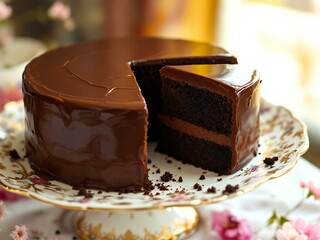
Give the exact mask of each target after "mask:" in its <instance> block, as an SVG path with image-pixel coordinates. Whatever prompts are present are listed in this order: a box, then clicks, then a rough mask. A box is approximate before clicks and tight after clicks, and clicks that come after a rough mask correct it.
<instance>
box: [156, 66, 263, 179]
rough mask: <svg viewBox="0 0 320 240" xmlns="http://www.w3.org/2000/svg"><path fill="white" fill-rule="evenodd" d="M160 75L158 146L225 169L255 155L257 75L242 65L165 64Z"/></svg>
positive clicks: (183, 157)
mask: <svg viewBox="0 0 320 240" xmlns="http://www.w3.org/2000/svg"><path fill="white" fill-rule="evenodd" d="M160 74H161V78H162V89H161V101H162V112H161V114H160V116H159V120H160V123H161V125H162V130H161V137H160V139H159V143H158V147H157V149H158V151H160V152H162V153H166V154H168V155H169V156H172V157H174V158H176V159H178V160H181V161H183V162H185V163H190V164H192V165H195V166H197V167H201V168H203V169H207V170H210V171H214V172H217V173H219V174H228V173H232V172H233V171H235V170H237V169H239V168H241V167H243V165H244V164H246V163H247V162H248V161H249V160H250V159H251V158H252V157H253V156H254V155H255V154H256V151H257V148H258V139H259V106H260V103H259V101H260V100H259V99H260V95H259V90H260V79H259V76H258V74H257V72H256V70H255V69H253V68H251V67H247V66H242V65H234V64H233V65H229V64H223V65H222V64H221V65H220V64H218V65H212V64H211V65H186V66H167V67H164V68H162V69H161V70H160Z"/></svg>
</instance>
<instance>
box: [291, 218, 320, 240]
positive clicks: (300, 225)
mask: <svg viewBox="0 0 320 240" xmlns="http://www.w3.org/2000/svg"><path fill="white" fill-rule="evenodd" d="M291 223H292V226H293V227H294V228H295V229H296V230H297V232H298V233H300V234H304V235H306V236H307V237H308V240H319V239H320V224H307V222H305V221H304V220H303V219H301V218H297V219H294V220H292V221H291Z"/></svg>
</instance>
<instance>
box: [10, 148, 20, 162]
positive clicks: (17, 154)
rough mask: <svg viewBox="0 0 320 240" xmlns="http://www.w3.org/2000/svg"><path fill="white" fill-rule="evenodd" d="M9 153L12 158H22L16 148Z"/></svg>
mask: <svg viewBox="0 0 320 240" xmlns="http://www.w3.org/2000/svg"><path fill="white" fill-rule="evenodd" d="M9 155H10V157H11V159H14V160H17V159H21V157H20V155H19V153H18V152H17V150H15V149H13V150H10V151H9Z"/></svg>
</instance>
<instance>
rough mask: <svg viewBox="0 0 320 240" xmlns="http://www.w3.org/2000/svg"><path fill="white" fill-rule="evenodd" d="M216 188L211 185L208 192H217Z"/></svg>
mask: <svg viewBox="0 0 320 240" xmlns="http://www.w3.org/2000/svg"><path fill="white" fill-rule="evenodd" d="M216 191H217V190H216V188H215V187H209V188H208V189H207V193H216Z"/></svg>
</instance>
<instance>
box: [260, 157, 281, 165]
mask: <svg viewBox="0 0 320 240" xmlns="http://www.w3.org/2000/svg"><path fill="white" fill-rule="evenodd" d="M278 160H279V158H278V157H271V158H269V157H266V158H265V159H264V160H263V162H264V164H265V165H266V166H273V164H274V163H275V162H276V161H278Z"/></svg>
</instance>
